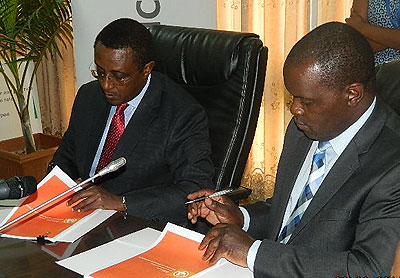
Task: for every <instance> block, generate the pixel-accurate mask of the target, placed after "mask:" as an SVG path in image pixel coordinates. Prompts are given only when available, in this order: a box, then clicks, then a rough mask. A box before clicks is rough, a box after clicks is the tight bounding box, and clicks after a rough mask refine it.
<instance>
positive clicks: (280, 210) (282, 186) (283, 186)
mask: <svg viewBox="0 0 400 278" xmlns="http://www.w3.org/2000/svg"><path fill="white" fill-rule="evenodd" d="M289 129H294V130H293V132H295V134H296V135H297V137H296V138H295V139H294V140H293V143H288V144H287V146H288V150H287V151H285V153H286V155H285V157H284V158H283V157H282V158H281V159H284V161H282V163H281V162H280V164H281V167H282V168H283V169H284V171H283V172H282V174H281V177H280V179H279V185H278V183H277V184H276V190H277V192H275V193H274V194H276V197H277V198H275V197H274V198H275V200H274V202H275V203H274V205H273V207H275V208H276V209H275V210H274V211H273V212H272V211H271V221H270V223H275V224H274V225H273V227H274V229H273V231H272V237H273V238H277V237H278V234H279V231H280V228H281V224H282V221H283V217H284V215H285V211H286V207H287V204H288V201H289V198H290V194H291V192H292V190H293V187H294V183H295V182H296V179H297V176H298V174H299V172H300V169H301V167H302V166H303V161H304V160H305V158H306V156H307V153H308V151H309V149H310V146H311V143H312V141H311V140H310V139H308V138H307V137H306V136H304V134H303V133H302V132H301V131H299V130H297V127H296V126H295V124H294V122H293V121H292V122H291V124H290V125H289V127H288V130H289ZM276 223H278V224H276Z"/></svg>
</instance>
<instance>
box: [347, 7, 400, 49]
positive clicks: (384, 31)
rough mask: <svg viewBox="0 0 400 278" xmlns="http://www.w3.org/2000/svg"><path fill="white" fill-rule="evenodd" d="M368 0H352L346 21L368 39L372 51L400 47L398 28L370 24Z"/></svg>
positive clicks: (399, 31)
mask: <svg viewBox="0 0 400 278" xmlns="http://www.w3.org/2000/svg"><path fill="white" fill-rule="evenodd" d="M367 11H368V0H354V1H353V7H352V8H351V14H350V17H349V18H346V23H347V24H349V25H350V26H351V27H353V28H354V29H356V30H358V31H359V32H360V33H361V34H363V36H364V37H365V38H366V39H367V40H368V42H369V44H370V45H371V47H372V50H373V51H374V52H378V51H380V50H383V49H386V48H388V47H390V48H394V49H400V29H391V28H386V27H380V26H376V25H372V24H370V23H369V22H368V19H367Z"/></svg>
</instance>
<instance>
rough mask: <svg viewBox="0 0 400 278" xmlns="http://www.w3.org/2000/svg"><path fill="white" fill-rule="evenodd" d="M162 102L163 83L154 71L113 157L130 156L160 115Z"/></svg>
mask: <svg viewBox="0 0 400 278" xmlns="http://www.w3.org/2000/svg"><path fill="white" fill-rule="evenodd" d="M160 103H161V83H160V80H159V79H158V78H157V75H156V74H154V73H152V76H151V81H150V85H149V87H148V88H147V91H146V93H145V95H144V97H143V99H142V100H141V102H140V104H139V106H138V107H137V108H136V111H135V113H134V114H133V116H132V118H131V119H130V121H129V123H128V125H127V126H126V129H125V131H124V134H123V135H122V137H121V139H120V141H119V143H118V145H117V148H116V149H115V152H114V154H113V158H112V159H116V158H118V157H120V156H125V157H127V156H129V155H130V153H131V152H132V151H133V150H134V149H135V147H136V144H137V143H138V141H139V139H140V138H141V137H142V136H143V135H144V134H145V132H146V130H147V128H148V126H149V125H150V123H151V122H152V121H153V119H154V118H156V117H157V115H158V107H159V106H160Z"/></svg>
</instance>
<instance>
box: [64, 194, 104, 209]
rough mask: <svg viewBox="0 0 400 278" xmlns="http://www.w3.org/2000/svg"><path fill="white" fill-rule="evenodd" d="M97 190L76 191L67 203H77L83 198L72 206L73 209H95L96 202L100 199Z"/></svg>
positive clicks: (69, 204)
mask: <svg viewBox="0 0 400 278" xmlns="http://www.w3.org/2000/svg"><path fill="white" fill-rule="evenodd" d="M99 198H100V197H99V196H98V194H97V192H93V191H91V190H82V191H79V192H78V193H76V194H75V195H74V196H73V197H72V198H71V199H70V200H69V201H68V202H67V205H68V206H71V205H72V204H75V203H76V202H78V201H79V200H81V201H80V202H79V203H78V204H76V205H75V206H73V207H72V210H73V211H78V212H83V211H87V210H90V209H93V208H94V207H95V206H94V203H95V202H96V201H97V200H98V199H99Z"/></svg>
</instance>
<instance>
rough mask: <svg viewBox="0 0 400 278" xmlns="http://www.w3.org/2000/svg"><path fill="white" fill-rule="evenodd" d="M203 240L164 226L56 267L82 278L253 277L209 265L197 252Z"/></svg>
mask: <svg viewBox="0 0 400 278" xmlns="http://www.w3.org/2000/svg"><path fill="white" fill-rule="evenodd" d="M203 237H204V235H201V234H199V233H196V232H193V231H190V230H188V229H185V228H182V227H179V226H176V225H173V224H170V223H168V224H167V226H166V227H165V229H164V230H163V232H162V233H161V234H160V232H159V231H156V230H154V229H151V228H146V229H143V230H140V231H138V232H136V233H132V234H129V235H127V236H124V237H121V238H119V239H116V240H114V241H112V242H109V243H107V244H104V245H101V246H99V247H96V248H94V249H91V250H88V251H86V252H83V253H81V254H78V255H75V256H73V257H70V258H67V259H65V260H62V261H58V262H57V263H58V264H59V265H61V266H63V267H65V268H68V269H70V270H72V271H75V272H77V273H79V274H81V275H83V276H85V277H91V278H100V277H101V278H106V277H118V278H125V277H152V278H159V277H160V278H161V277H165V278H170V277H192V278H195V277H211V278H212V277H227V276H228V277H231V278H233V277H241V278H246V277H253V275H252V273H251V272H250V271H249V270H248V269H247V268H242V267H239V266H236V265H233V264H231V263H229V262H227V261H225V260H220V262H218V263H217V264H216V265H209V264H208V263H207V262H205V261H203V260H202V259H201V257H202V254H203V251H199V250H198V249H197V247H198V245H199V242H200V241H201V239H202V238H203Z"/></svg>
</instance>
